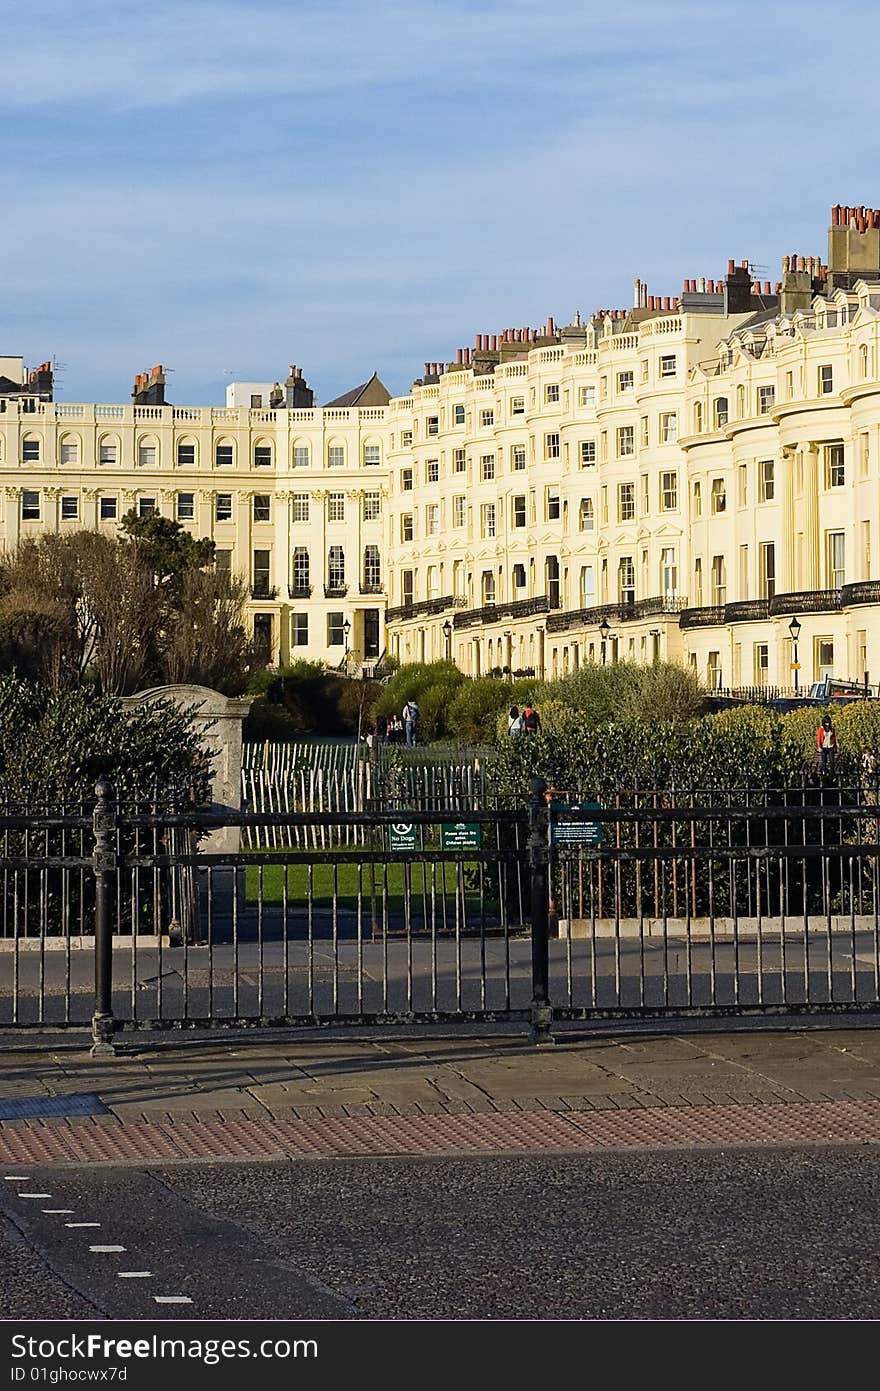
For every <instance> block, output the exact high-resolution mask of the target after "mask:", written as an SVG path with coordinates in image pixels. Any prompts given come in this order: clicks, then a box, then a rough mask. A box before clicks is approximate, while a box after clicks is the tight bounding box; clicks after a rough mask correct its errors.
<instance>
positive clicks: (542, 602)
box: [452, 594, 551, 628]
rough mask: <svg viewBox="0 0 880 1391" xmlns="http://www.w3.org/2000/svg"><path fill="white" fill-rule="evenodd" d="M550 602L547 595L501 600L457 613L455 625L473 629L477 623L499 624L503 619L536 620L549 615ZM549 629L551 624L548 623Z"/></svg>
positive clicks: (454, 620) (454, 618) (454, 619)
mask: <svg viewBox="0 0 880 1391" xmlns="http://www.w3.org/2000/svg"><path fill="white" fill-rule="evenodd" d="M550 608H551V604H550V600H549V599H548V597H547V595H546V594H539V595H536V597H535V598H533V599H511V600H508V601H504V600H500V601H499V602H498V603H497V604H484V605H483V607H482V608H480V609H466V610H465V611H464V612H463V613H456V614H455V615H454V617H453V620H452V621H453V623H454V624H455V626H456V628H472V627H474V626H475V625H476V624H477V623H497V622H499V621H501V620H503V619H512V618H534V617H536V616H537V615H538V614H540V613H549V611H550ZM548 627H549V622H548Z"/></svg>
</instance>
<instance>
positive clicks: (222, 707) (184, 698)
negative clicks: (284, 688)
mask: <svg viewBox="0 0 880 1391" xmlns="http://www.w3.org/2000/svg"><path fill="white" fill-rule="evenodd" d="M255 699H256V697H255V696H225V695H223V694H222V693H221V692H220V691H214V690H211V689H210V687H208V686H189V685H177V686H153V687H152V688H151V689H150V690H148V691H136V692H135V694H134V695H130V696H123V697H122V704H123V705H126V706H129V707H134V706H137V705H150V704H152V703H153V702H155V701H159V700H170V701H173V702H174V704H175V705H181V706H198V710H197V712H196V713H197V714H199V715H213V716H215V717H222V716H224V715H225V716H232V715H235V716H239V717H242V718H243V717H244V716H245V715H247V713H248V711H249V710H250V708H251V706H252V705H253V703H254V700H255Z"/></svg>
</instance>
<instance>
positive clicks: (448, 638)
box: [443, 618, 452, 662]
mask: <svg viewBox="0 0 880 1391" xmlns="http://www.w3.org/2000/svg"><path fill="white" fill-rule="evenodd" d="M443 638H444V641H445V643H446V660H447V662H451V661H452V624H451V623H450V621H449V619H448V618H447V620H446V622H445V623H444V624H443Z"/></svg>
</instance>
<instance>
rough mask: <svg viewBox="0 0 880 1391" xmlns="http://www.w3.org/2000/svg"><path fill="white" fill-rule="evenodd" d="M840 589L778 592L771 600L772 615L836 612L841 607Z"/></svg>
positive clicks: (772, 616)
mask: <svg viewBox="0 0 880 1391" xmlns="http://www.w3.org/2000/svg"><path fill="white" fill-rule="evenodd" d="M840 596H841V591H840V590H839V589H803V590H800V591H798V592H797V593H794V594H776V595H774V597H773V598H772V599H771V600H770V616H771V618H774V617H775V616H776V615H777V614H780V613H834V612H835V610H836V609H839V608H840Z"/></svg>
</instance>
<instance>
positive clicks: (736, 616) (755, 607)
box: [724, 599, 770, 623]
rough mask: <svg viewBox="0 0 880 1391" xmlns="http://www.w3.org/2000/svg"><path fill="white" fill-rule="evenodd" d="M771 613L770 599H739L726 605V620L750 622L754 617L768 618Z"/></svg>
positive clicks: (726, 621) (727, 621)
mask: <svg viewBox="0 0 880 1391" xmlns="http://www.w3.org/2000/svg"><path fill="white" fill-rule="evenodd" d="M769 613H770V600H769V599H738V600H737V601H736V602H735V603H733V604H725V605H724V622H725V623H748V622H750V621H751V620H754V619H759V618H767V617H768V616H769Z"/></svg>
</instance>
